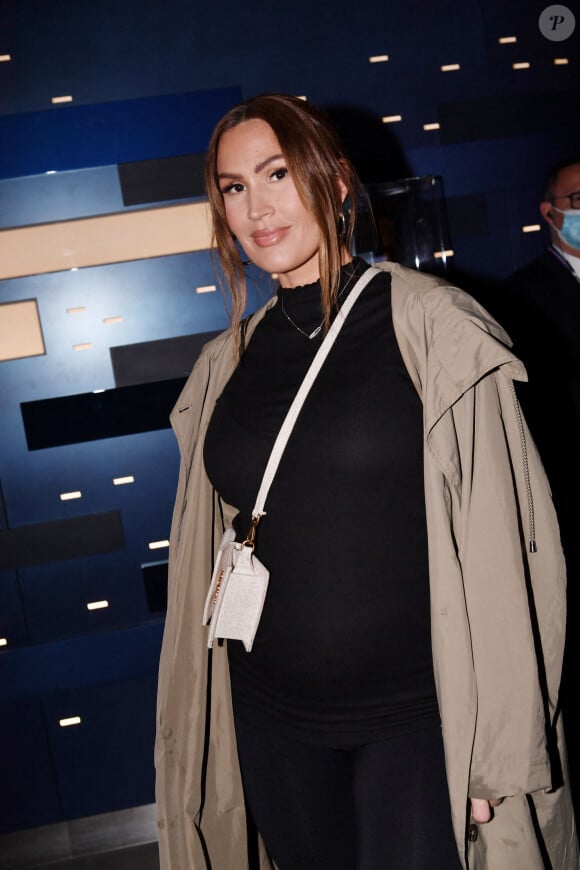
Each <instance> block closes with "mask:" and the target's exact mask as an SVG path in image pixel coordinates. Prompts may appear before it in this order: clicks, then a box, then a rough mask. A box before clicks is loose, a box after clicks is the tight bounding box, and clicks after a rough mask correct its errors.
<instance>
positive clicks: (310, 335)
mask: <svg viewBox="0 0 580 870" xmlns="http://www.w3.org/2000/svg"><path fill="white" fill-rule="evenodd" d="M355 275H356V269H355V270H354V271H353V273H352V274H351V275H350V276H349V279H348V281H347V282H346V284H345V285H344V287H343V288H342V290H341V291H340V292H339V294H338V295H337V297H336V304H337V305H338V303H339V302H340V299H341V297H342V296H344V294H345V293H346V291H347V289H348V288H349V287H350V285H351V283H352V280H353V278H354V277H355ZM280 306H281V308H282V314H283V315H284V317H285V318H286V320H287V321H288V323H291V324H292V326H293V327H294V329H296V330H297V331H298V332H299V333H300V334H301V335H303V336H304V338H308V339H309V340H310V341H312V339H313V338H316V336H317V335H320V332H321V330H322V327H323V326H324V318H323V319H322V320H321V322H320V324H319V325H318V326H317V327H316V329H313V330H312V332H306V331H305V330H304V329H302V327H300V326H298V324H297V323H296V322H295V321H294V320H292V318H291V317H290V315H289V314H288V312H287V311H286V309H285V308H284V294H283V293H281V294H280Z"/></svg>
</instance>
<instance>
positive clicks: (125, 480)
mask: <svg viewBox="0 0 580 870" xmlns="http://www.w3.org/2000/svg"><path fill="white" fill-rule="evenodd" d="M113 483H114V484H115V486H125V484H126V483H135V478H134V477H133V475H132V474H128V475H127V477H114V478H113Z"/></svg>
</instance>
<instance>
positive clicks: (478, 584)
mask: <svg viewBox="0 0 580 870" xmlns="http://www.w3.org/2000/svg"><path fill="white" fill-rule="evenodd" d="M453 416H454V420H455V426H456V428H457V430H458V431H459V432H460V433H461V437H459V438H458V444H459V445H460V462H461V484H460V501H461V504H460V510H459V512H458V515H459V517H460V527H459V529H458V530H457V542H458V553H459V560H460V564H461V569H462V576H463V583H464V591H465V600H466V608H467V614H468V620H469V627H470V635H471V648H472V656H473V668H474V673H475V681H476V692H477V715H476V728H475V736H474V745H473V753H472V762H471V775H470V784H469V793H470V795H471V796H472V797H485V798H493V797H503V796H505V795H514V794H527V793H532V792H535V791H539V790H542V789H549V788H551V786H552V770H551V764H550V753H549V744H550V740H551V732H552V721H553V716H554V712H555V709H556V704H557V696H558V687H559V681H560V671H561V662H562V655H563V644H564V626H565V572H564V562H563V556H562V551H561V547H560V540H559V533H558V526H557V521H556V517H555V512H554V509H553V505H552V500H551V495H550V490H549V486H548V482H547V480H546V476H545V474H544V471H543V468H542V464H541V462H540V459H539V456H538V454H537V451H536V448H535V446H534V444H533V442H532V439H531V437H530V434H529V431H528V430H527V427H526V425H525V421H523V418H521V417H520V412H519V407H518V406H517V400H516V398H515V391H514V390H513V384H512V381H511V379H510V378H509V377H507V376H506V375H505V374H503V373H502V372H501V370H499V371H496V372H493V373H491V374H489V375H487V376H486V377H484V378H482V379H481V381H479V383H478V384H477V385H476V386H475V387H474V388H473V389H472V390H470V391H468V392H467V393H466V394H465V395H464V396H463V397H462V399H461V400H460V401H459V402H458V403H456V405H455V406H454V408H453ZM531 536H534V537H535V540H536V544H537V552H534V553H530V552H529V547H528V538H529V537H531Z"/></svg>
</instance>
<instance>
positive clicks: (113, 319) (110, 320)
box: [103, 316, 123, 326]
mask: <svg viewBox="0 0 580 870" xmlns="http://www.w3.org/2000/svg"><path fill="white" fill-rule="evenodd" d="M122 322H123V318H122V317H119V316H116V317H104V318H103V323H104V324H105V325H107V326H108V325H109V323H122Z"/></svg>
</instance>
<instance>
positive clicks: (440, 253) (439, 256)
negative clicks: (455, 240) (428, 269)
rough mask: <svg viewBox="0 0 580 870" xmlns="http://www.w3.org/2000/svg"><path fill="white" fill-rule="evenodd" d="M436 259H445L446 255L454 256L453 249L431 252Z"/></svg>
mask: <svg viewBox="0 0 580 870" xmlns="http://www.w3.org/2000/svg"><path fill="white" fill-rule="evenodd" d="M433 256H434V257H435V259H436V260H445V259H447V257H453V256H455V251H451V250H449V251H435V253H434V254H433Z"/></svg>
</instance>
